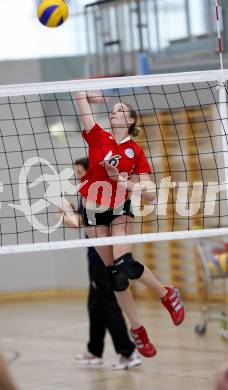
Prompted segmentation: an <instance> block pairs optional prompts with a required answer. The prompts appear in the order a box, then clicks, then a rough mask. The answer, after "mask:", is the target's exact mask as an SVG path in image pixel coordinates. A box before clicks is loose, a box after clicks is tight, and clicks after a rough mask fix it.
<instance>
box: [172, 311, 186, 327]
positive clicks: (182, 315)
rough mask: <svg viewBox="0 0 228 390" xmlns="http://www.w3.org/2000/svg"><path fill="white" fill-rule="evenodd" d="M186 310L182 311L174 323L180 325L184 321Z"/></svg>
mask: <svg viewBox="0 0 228 390" xmlns="http://www.w3.org/2000/svg"><path fill="white" fill-rule="evenodd" d="M184 315H185V312H184V311H183V312H182V313H180V317H179V318H178V319H177V320H176V321H175V322H174V325H176V326H179V325H181V324H182V322H183V321H184Z"/></svg>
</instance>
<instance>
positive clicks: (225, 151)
mask: <svg viewBox="0 0 228 390" xmlns="http://www.w3.org/2000/svg"><path fill="white" fill-rule="evenodd" d="M218 88H219V115H220V119H221V138H222V159H223V166H224V172H223V174H222V180H223V182H224V183H225V187H226V190H225V192H226V207H227V206H228V107H227V90H226V79H225V77H224V76H223V77H222V78H221V80H220V81H219V87H218Z"/></svg>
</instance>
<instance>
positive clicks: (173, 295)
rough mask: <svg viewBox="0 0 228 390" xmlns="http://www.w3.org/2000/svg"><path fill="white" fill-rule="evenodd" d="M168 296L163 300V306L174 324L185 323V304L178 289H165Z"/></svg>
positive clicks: (172, 287)
mask: <svg viewBox="0 0 228 390" xmlns="http://www.w3.org/2000/svg"><path fill="white" fill-rule="evenodd" d="M165 288H166V290H167V294H166V295H165V296H164V297H163V298H162V299H161V302H162V304H163V305H164V306H165V307H166V309H167V310H168V311H169V313H170V315H171V318H172V320H173V323H174V324H175V325H180V324H181V323H182V322H183V321H184V314H185V309H184V304H183V301H182V299H181V296H180V293H179V290H178V288H177V287H174V286H171V287H165Z"/></svg>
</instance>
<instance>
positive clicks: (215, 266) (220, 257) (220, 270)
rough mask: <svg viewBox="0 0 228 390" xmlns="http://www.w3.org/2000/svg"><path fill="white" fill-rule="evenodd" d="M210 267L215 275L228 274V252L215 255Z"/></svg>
mask: <svg viewBox="0 0 228 390" xmlns="http://www.w3.org/2000/svg"><path fill="white" fill-rule="evenodd" d="M208 268H209V270H210V272H211V275H212V276H214V277H219V276H220V277H223V276H228V253H227V252H225V253H221V254H217V255H215V256H214V258H213V259H211V260H210V261H209V262H208Z"/></svg>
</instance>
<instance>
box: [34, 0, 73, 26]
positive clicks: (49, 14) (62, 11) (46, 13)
mask: <svg viewBox="0 0 228 390" xmlns="http://www.w3.org/2000/svg"><path fill="white" fill-rule="evenodd" d="M68 14H69V10H68V5H67V3H66V2H65V1H64V0H43V1H41V3H40V4H39V6H38V9H37V15H38V18H39V21H40V23H41V24H43V25H44V26H46V27H52V28H53V27H58V26H61V24H63V23H64V22H65V21H66V19H67V18H68Z"/></svg>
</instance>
